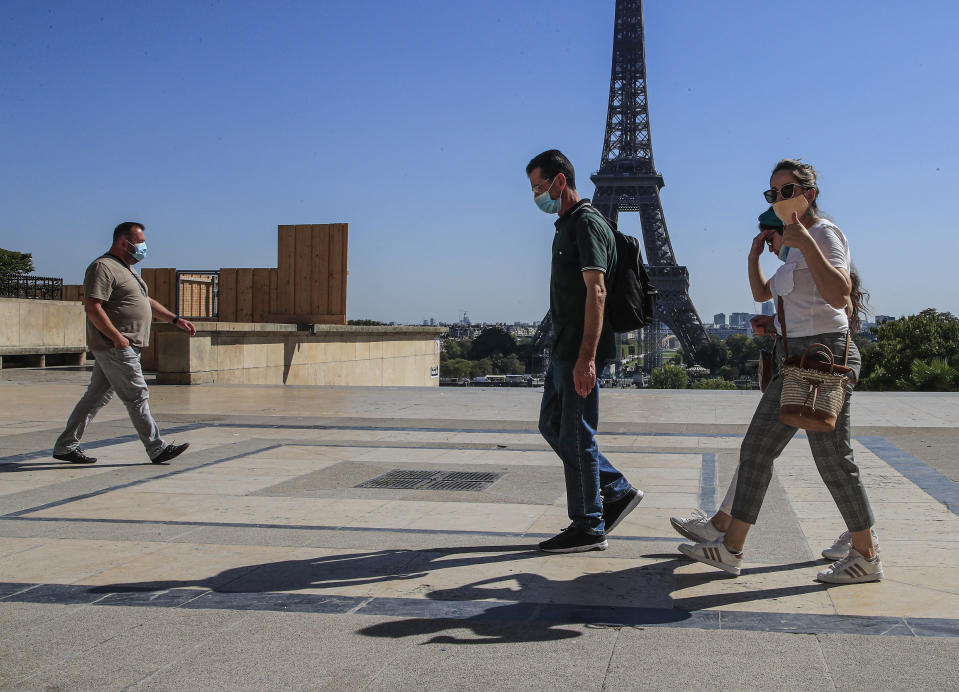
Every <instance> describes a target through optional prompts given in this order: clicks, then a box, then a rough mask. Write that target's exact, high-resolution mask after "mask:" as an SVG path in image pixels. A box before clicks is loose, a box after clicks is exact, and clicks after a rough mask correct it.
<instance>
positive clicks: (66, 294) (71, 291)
mask: <svg viewBox="0 0 959 692" xmlns="http://www.w3.org/2000/svg"><path fill="white" fill-rule="evenodd" d="M82 299H83V284H63V300H75V301H80V300H82Z"/></svg>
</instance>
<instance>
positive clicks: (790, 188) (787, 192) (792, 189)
mask: <svg viewBox="0 0 959 692" xmlns="http://www.w3.org/2000/svg"><path fill="white" fill-rule="evenodd" d="M808 189H809V188H808V187H803V186H802V185H800V184H799V183H786V184H785V185H783V186H782V187H781V188H779V189H778V190H777V189H776V188H774V187H771V188H769V189H768V190H766V191H765V192H764V193H763V197H765V198H766V201H767V202H769V203H770V204H772V203H773V202H775V201H776V193H777V192H779V193H781V194H782V196H783V199H790V198H791V197H792V196H793V195H795V194H797V193H798V192H801V191H802V190H808Z"/></svg>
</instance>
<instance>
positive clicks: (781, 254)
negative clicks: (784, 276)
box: [776, 245, 789, 262]
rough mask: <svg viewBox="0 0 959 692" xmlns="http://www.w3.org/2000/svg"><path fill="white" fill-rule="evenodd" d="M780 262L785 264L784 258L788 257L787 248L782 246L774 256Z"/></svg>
mask: <svg viewBox="0 0 959 692" xmlns="http://www.w3.org/2000/svg"><path fill="white" fill-rule="evenodd" d="M776 256H777V257H778V258H779V259H780V260H781V261H783V262H785V261H786V258H787V257H789V246H788V245H783V246H782V247H781V248H779V254H777V255H776Z"/></svg>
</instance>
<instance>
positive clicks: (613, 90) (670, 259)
mask: <svg viewBox="0 0 959 692" xmlns="http://www.w3.org/2000/svg"><path fill="white" fill-rule="evenodd" d="M590 179H591V180H592V181H593V183H594V184H595V185H596V191H595V193H594V194H593V199H592V203H593V206H595V207H596V208H597V209H598V210H599V211H601V212H602V213H603V214H605V215H606V216H607V217H608V218H610V219H612V220H613V221H618V219H619V214H620V212H639V218H640V223H641V224H642V229H643V246H644V248H645V251H646V257H645V259H646V264H647V268H648V270H649V276H650V280H651V281H652V282H653V283H654V284H655V286H656V289H657V290H658V291H659V300H658V301H657V304H656V317H657V319H658V320H659V321H660V322H662V323H663V324H665V325H666V326H667V327H669V329H670V330H672V332H673V334H675V335H676V337H677V338H678V339H679V343H680V344H681V345H682V348H683V351H684V352H685V354H686V362H687V363H692V362H694V358H693V354H694V353H695V352H696V349H698V348H699V347H700V346H702V345H703V344H705V343H707V342H708V341H709V337H708V336H707V334H706V330H705V328H704V327H703V324H702V321H701V320H700V319H699V314H698V313H697V312H696V308H695V307H693V302H692V300H691V299H690V297H689V271H688V270H687V269H686V267H683V266H680V265H679V264H677V263H676V255H675V253H674V252H673V245H672V243H671V242H670V240H669V233H668V231H667V230H666V217H665V216H664V214H663V205H662V202H661V201H660V198H659V191H660V189H662V187H663V185H664V183H663V176H662V175H660V174H659V173H658V172H657V171H656V167H655V165H654V164H653V145H652V140H651V137H650V132H649V104H648V102H647V98H646V47H645V36H644V29H643V3H642V0H616V20H615V25H614V28H613V61H612V68H611V71H610V78H609V107H608V110H607V112H606V137H605V139H604V141H603V155H602V159H601V160H600V165H599V170H598V171H596V173H594V174H593V175H592V176H590ZM656 327H657V325H656V324H655V323H654V324H653V325H651V326H650V328H648V329H647V330H646V332H647V334H646V339H645V342H646V349H647V350H646V353H647V356H646V366H647V369H650V368H651V367H659V366H660V365H661V364H662V346H661V343H660V337H661V334H662V332H661V330H660V329H658V328H656Z"/></svg>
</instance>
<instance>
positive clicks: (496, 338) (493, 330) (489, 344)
mask: <svg viewBox="0 0 959 692" xmlns="http://www.w3.org/2000/svg"><path fill="white" fill-rule="evenodd" d="M516 351H517V349H516V339H514V338H513V335H512V334H510V333H509V332H506V331H504V330H502V329H500V328H499V327H487V328H486V329H484V330H483V331H481V332H480V334H479V336H477V337H476V338H475V339H473V346H472V348H470V359H471V360H480V359H482V358H487V357H489V356H492V355H493V354H494V353H498V354H500V355H503V356H508V355H509V354H511V353H516Z"/></svg>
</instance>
